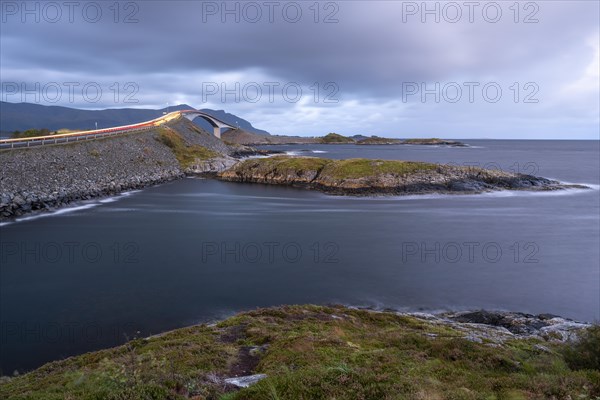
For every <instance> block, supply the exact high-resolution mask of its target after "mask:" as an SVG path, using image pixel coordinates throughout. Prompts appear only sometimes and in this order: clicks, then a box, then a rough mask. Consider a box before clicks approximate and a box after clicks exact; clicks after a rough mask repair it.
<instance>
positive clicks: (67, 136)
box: [0, 110, 236, 150]
mask: <svg viewBox="0 0 600 400" xmlns="http://www.w3.org/2000/svg"><path fill="white" fill-rule="evenodd" d="M182 117H183V118H186V119H188V120H190V121H193V120H195V119H196V118H203V119H204V120H206V121H208V123H209V124H210V125H211V126H212V127H213V134H214V135H215V136H216V137H217V138H219V139H220V138H221V132H222V130H223V129H236V127H235V126H233V125H231V124H228V123H227V122H224V121H222V120H220V119H218V118H215V117H213V116H212V115H210V114H207V113H204V112H202V111H197V110H182V111H174V112H171V113H168V114H165V115H163V116H161V117H158V118H155V119H153V120H150V121H146V122H140V123H138V124H132V125H123V126H116V127H112V128H106V129H95V130H91V131H81V132H72V133H62V134H58V135H48V136H36V137H28V138H17V139H2V140H0V150H4V149H6V150H10V149H17V148H24V147H35V146H44V145H52V144H62V143H72V142H80V141H87V140H94V139H100V138H105V137H110V136H117V135H123V134H126V133H133V132H141V131H147V130H150V129H153V128H156V127H158V126H161V125H163V124H165V123H167V122H169V121H172V120H175V119H177V118H182Z"/></svg>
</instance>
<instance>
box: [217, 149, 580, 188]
mask: <svg viewBox="0 0 600 400" xmlns="http://www.w3.org/2000/svg"><path fill="white" fill-rule="evenodd" d="M218 176H219V178H220V179H222V180H226V181H233V182H255V183H266V184H279V185H291V186H299V187H305V188H309V189H316V190H321V191H324V192H327V193H331V194H346V195H373V194H392V195H400V194H415V193H481V192H487V191H494V190H537V191H541V190H559V189H564V188H569V187H577V188H583V186H578V185H564V184H561V183H560V182H557V181H553V180H550V179H546V178H541V177H535V176H531V175H524V174H515V173H509V172H503V171H498V170H487V169H482V168H474V167H460V166H450V165H441V164H430V163H423V162H412V161H390V160H368V159H350V160H329V159H324V158H313V157H282V156H277V157H272V158H266V159H252V160H245V161H243V162H241V163H239V164H236V165H235V166H234V167H233V168H230V169H228V170H226V171H223V172H221V173H219V174H218Z"/></svg>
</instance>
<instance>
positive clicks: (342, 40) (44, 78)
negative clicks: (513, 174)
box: [0, 1, 600, 139]
mask: <svg viewBox="0 0 600 400" xmlns="http://www.w3.org/2000/svg"><path fill="white" fill-rule="evenodd" d="M48 4H51V5H50V6H48ZM67 4H70V5H67ZM598 7H599V6H598V2H588V1H543V2H542V1H538V2H520V3H519V4H518V6H515V5H514V2H427V3H423V2H402V1H338V2H319V3H315V2H277V1H259V2H248V1H246V2H235V1H229V2H221V1H219V2H202V1H181V2H177V1H143V2H142V1H138V2H126V1H125V2H121V3H119V4H118V7H116V6H115V4H114V3H113V2H100V1H99V2H73V3H68V2H65V3H63V2H56V3H52V2H51V3H44V2H29V3H22V2H20V1H19V2H7V1H3V2H2V22H1V25H0V28H1V35H0V46H1V50H0V52H1V53H0V54H1V57H0V68H1V72H2V78H1V80H2V100H5V101H13V102H18V101H28V102H38V103H40V104H60V105H65V106H73V107H81V108H105V107H111V108H114V107H132V106H133V107H164V106H165V105H166V104H167V103H170V104H175V103H188V104H190V105H192V106H194V107H197V108H217V109H225V110H227V111H228V112H232V113H235V114H239V115H241V116H242V117H244V118H246V119H248V120H250V121H251V122H252V123H253V124H254V125H255V126H258V127H260V128H263V129H267V130H269V131H271V132H272V133H280V134H301V135H316V134H323V133H326V132H330V131H336V132H340V133H345V134H358V133H360V134H378V135H386V136H397V137H406V136H440V137H458V138H468V137H497V138H566V139H569V138H574V139H575V138H588V139H598V135H599V112H600V111H599V109H600V104H599V97H600V88H599V85H600V83H599V76H598V70H599V68H598V63H599V62H598V60H599V42H600V38H599V26H598V24H599V22H598V15H599V9H598ZM36 84H37V86H36ZM98 87H100V88H101V90H102V92H101V94H99V95H97V94H98V93H97V92H98ZM84 88H85V90H84ZM23 89H26V90H28V91H29V92H23ZM34 91H38V92H41V94H40V95H39V96H36V95H35V94H34V93H33V92H34ZM69 95H70V96H69ZM134 101H137V102H134Z"/></svg>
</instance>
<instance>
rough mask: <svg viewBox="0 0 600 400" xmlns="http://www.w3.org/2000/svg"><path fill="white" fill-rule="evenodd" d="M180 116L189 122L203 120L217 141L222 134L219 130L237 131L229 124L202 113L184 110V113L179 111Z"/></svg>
mask: <svg viewBox="0 0 600 400" xmlns="http://www.w3.org/2000/svg"><path fill="white" fill-rule="evenodd" d="M181 115H183V116H184V117H185V118H187V119H189V120H190V121H193V120H195V119H196V118H198V117H200V118H203V119H204V120H206V121H207V122H208V123H209V124H210V125H211V126H212V127H213V131H214V132H213V133H214V135H215V136H216V137H218V138H219V139H221V132H222V131H221V129H237V127H235V126H233V125H231V124H228V123H227V122H224V121H221V120H220V119H218V118H215V117H213V116H212V115H209V114H207V113H204V112H202V111H196V110H184V111H181Z"/></svg>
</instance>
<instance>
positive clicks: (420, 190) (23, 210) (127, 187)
mask: <svg viewBox="0 0 600 400" xmlns="http://www.w3.org/2000/svg"><path fill="white" fill-rule="evenodd" d="M279 154H280V153H274V154H273V153H271V154H267V153H265V152H262V151H257V152H256V153H254V154H252V155H250V154H248V153H247V152H246V154H245V156H244V157H243V158H240V159H237V162H236V163H235V164H233V166H232V167H230V168H225V169H221V170H212V169H208V170H206V171H202V172H176V173H173V174H166V175H164V176H161V177H159V178H158V179H149V180H145V181H144V180H135V181H133V182H131V183H130V184H117V185H114V186H111V187H108V188H101V189H96V190H92V191H88V192H80V193H61V194H60V196H56V197H53V198H51V199H39V198H35V197H34V198H33V199H32V198H29V197H26V198H24V199H23V200H19V199H18V198H17V199H16V201H15V197H16V196H11V199H10V200H8V201H6V199H2V200H1V201H0V227H2V226H5V225H8V224H12V223H15V222H19V220H20V219H21V218H28V219H29V218H33V217H38V216H39V217H41V216H44V215H47V216H51V215H53V214H54V213H56V212H59V211H61V210H68V209H69V208H74V207H78V206H80V205H85V204H86V202H91V201H99V202H100V203H101V200H102V199H109V198H114V197H118V196H121V195H124V194H126V193H130V192H135V191H140V190H143V189H146V188H150V187H153V186H157V185H161V184H164V183H168V182H172V181H177V180H181V179H185V178H188V177H203V178H207V179H217V180H220V181H224V182H231V183H251V184H266V185H277V186H287V187H294V188H298V189H304V190H315V191H319V192H322V193H324V194H326V195H330V196H342V197H398V196H399V197H405V196H427V195H440V196H456V195H484V194H491V193H496V192H530V193H544V192H546V193H549V192H561V191H565V190H592V189H593V187H592V186H593V185H592V186H590V185H591V184H583V183H566V182H560V181H556V180H552V179H547V178H539V179H542V180H547V181H550V182H555V183H554V184H552V185H550V186H548V187H542V188H539V187H535V186H534V187H523V188H518V187H514V188H496V189H492V188H485V189H482V190H465V189H463V188H459V189H458V190H444V189H443V188H440V187H433V188H427V187H416V190H410V188H407V189H398V188H388V189H385V188H384V189H373V188H349V189H346V188H339V187H329V186H320V185H313V184H311V183H310V182H309V183H305V182H291V183H290V182H265V181H261V180H236V179H223V177H222V174H223V173H224V172H227V171H229V170H230V169H231V168H235V166H236V165H239V164H240V163H242V162H244V161H249V160H256V159H262V158H263V157H265V156H267V157H268V156H269V155H272V156H275V157H278V156H279ZM214 160H215V161H219V160H220V159H219V158H217V159H214ZM208 163H210V160H208ZM535 178H537V177H535ZM9 196H10V195H9ZM17 196H18V194H17ZM20 197H21V198H23V196H20ZM34 199H35V200H34ZM8 208H12V209H13V210H15V209H18V210H19V211H20V213H18V214H14V213H13V214H12V215H10V216H6V215H4V214H5V213H4V214H3V213H2V210H6V209H8Z"/></svg>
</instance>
